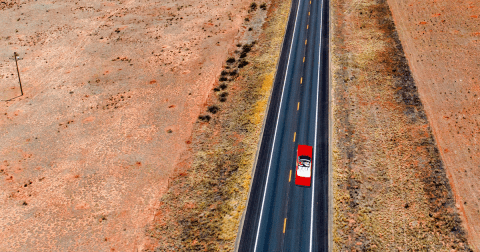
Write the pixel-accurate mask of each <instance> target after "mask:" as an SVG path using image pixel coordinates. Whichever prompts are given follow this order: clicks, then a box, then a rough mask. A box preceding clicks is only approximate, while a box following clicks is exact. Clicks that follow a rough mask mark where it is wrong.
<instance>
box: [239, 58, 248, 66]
mask: <svg viewBox="0 0 480 252" xmlns="http://www.w3.org/2000/svg"><path fill="white" fill-rule="evenodd" d="M246 65H248V61H246V60H244V59H242V60H240V63H239V64H238V68H243V67H244V66H246Z"/></svg>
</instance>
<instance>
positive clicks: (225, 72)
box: [220, 70, 228, 75]
mask: <svg viewBox="0 0 480 252" xmlns="http://www.w3.org/2000/svg"><path fill="white" fill-rule="evenodd" d="M220 74H221V75H227V74H228V72H227V71H225V70H223V71H222V72H221V73H220Z"/></svg>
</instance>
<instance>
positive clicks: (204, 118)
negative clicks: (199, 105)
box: [198, 115, 211, 122]
mask: <svg viewBox="0 0 480 252" xmlns="http://www.w3.org/2000/svg"><path fill="white" fill-rule="evenodd" d="M210 119H211V117H210V116H209V115H200V116H198V120H200V121H202V122H208V121H210Z"/></svg>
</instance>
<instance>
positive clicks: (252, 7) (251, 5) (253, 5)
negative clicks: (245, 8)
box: [250, 2, 257, 11]
mask: <svg viewBox="0 0 480 252" xmlns="http://www.w3.org/2000/svg"><path fill="white" fill-rule="evenodd" d="M256 9H257V3H255V2H253V3H251V4H250V10H252V11H254V10H256Z"/></svg>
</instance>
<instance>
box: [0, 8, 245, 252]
mask: <svg viewBox="0 0 480 252" xmlns="http://www.w3.org/2000/svg"><path fill="white" fill-rule="evenodd" d="M249 4H250V2H249V1H232V0H230V1H219V0H209V1H192V0H179V1H172V2H165V1H163V2H160V3H159V2H158V1H151V0H144V1H132V0H130V1H108V2H107V1H106V2H92V1H85V0H81V1H61V2H51V1H45V0H38V1H32V0H28V1H6V2H2V3H0V13H1V14H0V23H1V24H2V28H1V29H0V48H2V50H1V51H0V99H1V100H2V103H1V104H0V142H1V145H0V178H1V179H0V188H1V190H0V201H1V204H0V216H1V217H0V248H2V251H25V250H30V249H33V248H34V249H35V250H39V251H54V250H55V251H87V250H88V251H106V250H112V251H113V250H120V251H134V250H135V249H138V250H142V249H143V248H144V244H145V243H146V237H145V227H146V226H147V225H148V223H150V222H151V221H152V220H153V218H154V214H155V213H154V212H155V209H158V206H159V204H160V202H159V199H160V198H161V196H162V195H163V194H164V193H165V191H166V190H167V183H168V182H167V180H168V177H169V175H170V174H171V173H172V172H173V170H174V167H175V166H176V164H177V162H178V160H180V158H182V159H183V158H185V157H180V153H186V152H185V151H184V150H186V149H187V146H188V143H189V142H188V139H189V137H190V134H191V131H192V128H193V125H194V122H195V121H196V119H197V116H198V115H199V113H200V112H201V110H202V109H203V105H204V103H205V101H206V100H207V97H208V95H209V92H210V90H211V89H212V87H213V85H214V83H215V80H216V79H217V78H218V75H219V74H220V71H221V68H222V64H223V63H224V60H225V59H226V57H227V55H228V53H229V51H232V50H233V48H234V47H235V45H234V41H235V39H236V37H237V36H240V35H241V34H242V33H243V32H244V31H245V30H246V28H245V27H242V26H241V25H242V22H243V21H244V20H243V18H244V17H245V15H247V9H248V5H249ZM13 52H18V53H19V55H20V60H19V67H20V75H21V78H22V83H23V91H24V93H25V95H24V96H22V97H20V98H16V99H13V100H11V101H8V102H3V100H7V99H10V98H13V97H15V96H17V95H19V93H20V90H19V88H18V86H17V74H16V69H15V62H14V60H13V57H12V56H13Z"/></svg>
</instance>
